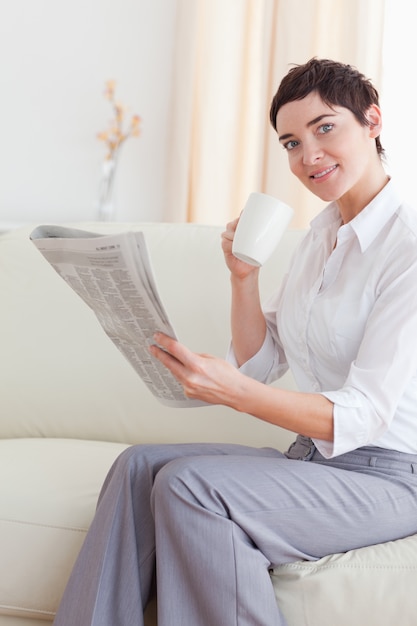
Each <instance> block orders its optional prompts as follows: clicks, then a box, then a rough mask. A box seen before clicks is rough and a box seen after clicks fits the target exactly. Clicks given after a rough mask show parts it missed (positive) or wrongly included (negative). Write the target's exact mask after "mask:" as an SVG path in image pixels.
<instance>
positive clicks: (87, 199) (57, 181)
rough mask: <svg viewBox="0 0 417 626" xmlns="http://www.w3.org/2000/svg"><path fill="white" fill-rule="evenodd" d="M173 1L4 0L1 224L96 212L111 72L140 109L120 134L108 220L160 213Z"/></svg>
mask: <svg viewBox="0 0 417 626" xmlns="http://www.w3.org/2000/svg"><path fill="white" fill-rule="evenodd" d="M175 11H176V0H66V1H64V0H9V1H8V2H7V0H2V2H1V6H0V93H1V100H0V114H1V117H0V120H1V122H0V123H1V132H0V142H1V148H0V223H2V222H10V223H14V222H27V221H28V222H51V221H53V222H59V221H73V220H82V219H86V220H90V219H96V217H97V211H96V203H97V192H98V184H99V176H100V168H101V163H102V160H103V158H104V154H105V147H104V145H103V144H102V143H100V142H99V141H98V140H97V138H96V133H97V132H99V131H101V130H104V128H105V126H106V124H107V122H108V120H109V119H110V117H111V108H110V105H109V103H108V102H107V101H106V100H105V99H104V97H103V88H104V83H105V81H106V80H107V79H115V80H116V81H117V88H116V94H117V96H118V98H119V99H120V100H121V101H122V102H123V103H124V104H126V105H129V107H130V109H131V113H138V114H139V115H140V116H141V117H142V119H143V123H142V136H141V137H140V138H139V139H130V140H128V142H127V143H126V144H125V146H124V148H123V152H122V154H121V159H120V163H119V169H118V173H117V180H116V206H117V213H116V219H118V220H128V221H129V220H131V221H140V220H145V221H154V220H155V221H158V220H160V219H162V215H163V204H164V202H165V198H164V177H165V172H166V167H167V163H166V160H165V149H164V145H165V138H166V135H167V132H169V100H170V90H171V83H170V80H171V76H172V48H173V35H174V22H175Z"/></svg>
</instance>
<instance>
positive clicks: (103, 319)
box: [30, 226, 206, 407]
mask: <svg viewBox="0 0 417 626" xmlns="http://www.w3.org/2000/svg"><path fill="white" fill-rule="evenodd" d="M30 239H31V240H32V242H33V243H34V245H35V246H36V247H37V248H38V250H39V251H40V252H41V253H42V255H43V256H44V257H45V259H46V260H47V261H48V263H50V265H51V266H52V267H53V268H54V269H55V270H56V272H57V273H58V274H59V275H60V276H61V277H62V278H63V279H64V280H65V282H66V283H67V284H68V285H69V286H70V287H71V288H72V289H73V290H74V291H75V292H76V293H77V294H78V295H79V296H80V298H82V300H84V302H85V303H86V304H87V305H88V306H89V307H90V308H91V309H92V311H93V312H94V313H95V315H96V317H97V319H98V321H99V322H100V324H101V326H102V328H103V330H104V331H105V333H106V334H107V335H108V336H109V338H110V339H111V340H112V342H113V343H114V344H115V345H116V347H117V348H118V349H119V350H120V352H121V353H122V354H123V355H124V357H125V358H126V359H127V360H128V361H129V363H130V364H131V365H132V366H133V368H134V369H135V370H136V372H137V373H138V374H139V376H140V377H141V379H142V380H143V382H144V383H145V384H146V385H147V386H148V388H149V389H150V391H151V392H152V393H153V394H154V396H156V398H158V400H160V401H161V402H162V403H163V404H166V405H168V406H173V407H192V406H205V405H206V403H205V402H200V401H198V400H191V399H190V398H187V397H186V396H185V394H184V391H183V388H182V386H181V385H180V384H179V382H178V381H177V380H176V379H175V378H174V376H173V375H172V374H171V372H170V371H169V370H167V369H166V368H165V367H164V366H163V365H162V364H161V363H160V362H159V361H158V360H157V359H154V358H153V357H152V356H151V355H150V353H149V349H148V347H149V345H150V344H151V343H154V339H153V335H154V333H155V331H156V330H159V331H162V332H164V333H165V334H167V335H169V336H171V337H174V338H176V334H175V332H174V329H173V327H172V326H171V323H170V321H169V319H168V315H167V313H166V311H165V309H164V306H163V304H162V302H161V300H160V297H159V294H158V290H157V287H156V283H155V280H154V276H153V272H152V268H151V262H150V258H149V254H148V250H147V247H146V242H145V237H144V235H143V233H142V232H124V233H118V234H112V235H101V234H97V233H91V232H88V231H84V230H78V229H74V228H66V227H62V226H38V227H37V228H35V230H33V231H32V233H31V234H30Z"/></svg>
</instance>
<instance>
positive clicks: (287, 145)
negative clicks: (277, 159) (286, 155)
mask: <svg viewBox="0 0 417 626" xmlns="http://www.w3.org/2000/svg"><path fill="white" fill-rule="evenodd" d="M297 146H298V141H295V139H291V141H287V143H284V148H285V150H294V148H296V147H297Z"/></svg>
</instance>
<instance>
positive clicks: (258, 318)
mask: <svg viewBox="0 0 417 626" xmlns="http://www.w3.org/2000/svg"><path fill="white" fill-rule="evenodd" d="M238 221H239V220H238V219H236V220H234V221H233V222H230V223H229V224H227V226H226V230H225V232H224V233H222V249H223V253H224V257H225V261H226V265H227V267H228V268H229V270H230V273H231V276H230V281H231V288H232V304H231V328H232V345H233V352H234V355H235V358H236V361H237V363H238V365H239V366H241V365H243V363H245V362H246V361H248V360H249V359H250V358H251V357H253V356H254V355H255V354H256V353H257V352H258V351H259V350H260V348H261V347H262V344H263V342H264V339H265V333H266V323H265V318H264V315H263V312H262V308H261V302H260V297H259V268H257V267H254V266H252V265H248V264H247V263H244V262H242V261H240V260H239V259H237V258H236V257H235V256H234V255H233V253H232V244H233V237H234V234H235V230H236V226H237V223H238Z"/></svg>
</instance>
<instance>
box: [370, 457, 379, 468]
mask: <svg viewBox="0 0 417 626" xmlns="http://www.w3.org/2000/svg"><path fill="white" fill-rule="evenodd" d="M377 460H378V458H377V457H376V456H371V458H370V459H369V465H370V466H371V467H376V463H377Z"/></svg>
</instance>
